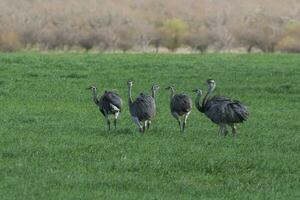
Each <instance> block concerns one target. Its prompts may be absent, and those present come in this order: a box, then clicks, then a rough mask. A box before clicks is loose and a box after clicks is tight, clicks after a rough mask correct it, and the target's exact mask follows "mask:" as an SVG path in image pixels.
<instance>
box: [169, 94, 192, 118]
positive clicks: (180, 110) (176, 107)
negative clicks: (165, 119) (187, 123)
mask: <svg viewBox="0 0 300 200" xmlns="http://www.w3.org/2000/svg"><path fill="white" fill-rule="evenodd" d="M170 108H171V112H176V113H177V114H178V115H179V116H182V115H184V114H186V113H188V112H190V111H191V110H192V99H191V98H190V97H189V96H188V95H186V94H175V95H174V96H173V97H172V99H171V103H170Z"/></svg>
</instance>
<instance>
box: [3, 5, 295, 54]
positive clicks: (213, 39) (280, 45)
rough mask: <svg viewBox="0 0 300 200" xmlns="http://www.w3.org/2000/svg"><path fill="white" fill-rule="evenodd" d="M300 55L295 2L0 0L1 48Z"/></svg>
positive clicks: (6, 49)
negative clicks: (295, 53)
mask: <svg viewBox="0 0 300 200" xmlns="http://www.w3.org/2000/svg"><path fill="white" fill-rule="evenodd" d="M160 47H165V48H168V49H169V50H171V51H176V50H177V49H178V48H179V47H188V48H190V49H191V50H193V51H199V52H205V51H207V50H211V51H230V50H232V49H241V48H242V49H244V50H245V51H248V52H251V51H253V49H256V50H260V51H263V52H274V51H282V52H300V1H299V0H284V1H282V0H252V1H246V0H185V1H182V0H164V1H161V0H85V1H81V0H64V1H61V0H22V1H19V0H0V50H1V51H7V52H9V51H17V50H20V49H38V50H80V49H84V50H91V49H94V50H98V51H117V50H121V51H124V52H125V51H128V50H134V51H149V50H152V49H153V50H156V51H158V50H159V49H160Z"/></svg>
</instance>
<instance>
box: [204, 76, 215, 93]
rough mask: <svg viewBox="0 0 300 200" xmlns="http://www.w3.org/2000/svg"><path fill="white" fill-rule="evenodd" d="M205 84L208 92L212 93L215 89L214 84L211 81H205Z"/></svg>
mask: <svg viewBox="0 0 300 200" xmlns="http://www.w3.org/2000/svg"><path fill="white" fill-rule="evenodd" d="M206 83H207V86H208V90H209V91H213V90H214V89H215V88H216V82H215V81H214V80H213V79H207V81H206Z"/></svg>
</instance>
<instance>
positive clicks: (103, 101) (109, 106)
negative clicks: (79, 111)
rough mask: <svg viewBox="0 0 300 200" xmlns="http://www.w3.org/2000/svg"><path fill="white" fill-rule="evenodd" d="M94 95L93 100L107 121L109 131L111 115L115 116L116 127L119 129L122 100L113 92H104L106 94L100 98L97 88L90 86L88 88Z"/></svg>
mask: <svg viewBox="0 0 300 200" xmlns="http://www.w3.org/2000/svg"><path fill="white" fill-rule="evenodd" d="M87 89H88V90H91V91H92V93H93V100H94V102H95V104H96V105H97V106H98V107H99V110H100V112H101V113H102V114H103V116H104V117H105V119H106V122H107V125H108V130H110V120H109V115H114V127H115V128H117V120H118V116H119V114H120V112H121V109H122V99H121V97H120V96H119V95H118V94H117V93H115V92H112V91H106V90H105V91H104V94H103V95H102V96H101V97H100V98H98V96H97V88H96V86H90V87H89V88H87Z"/></svg>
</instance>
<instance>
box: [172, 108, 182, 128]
mask: <svg viewBox="0 0 300 200" xmlns="http://www.w3.org/2000/svg"><path fill="white" fill-rule="evenodd" d="M172 115H173V117H174V118H175V119H176V120H177V122H178V125H179V129H180V131H181V122H180V117H179V115H178V114H177V113H176V112H172Z"/></svg>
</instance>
